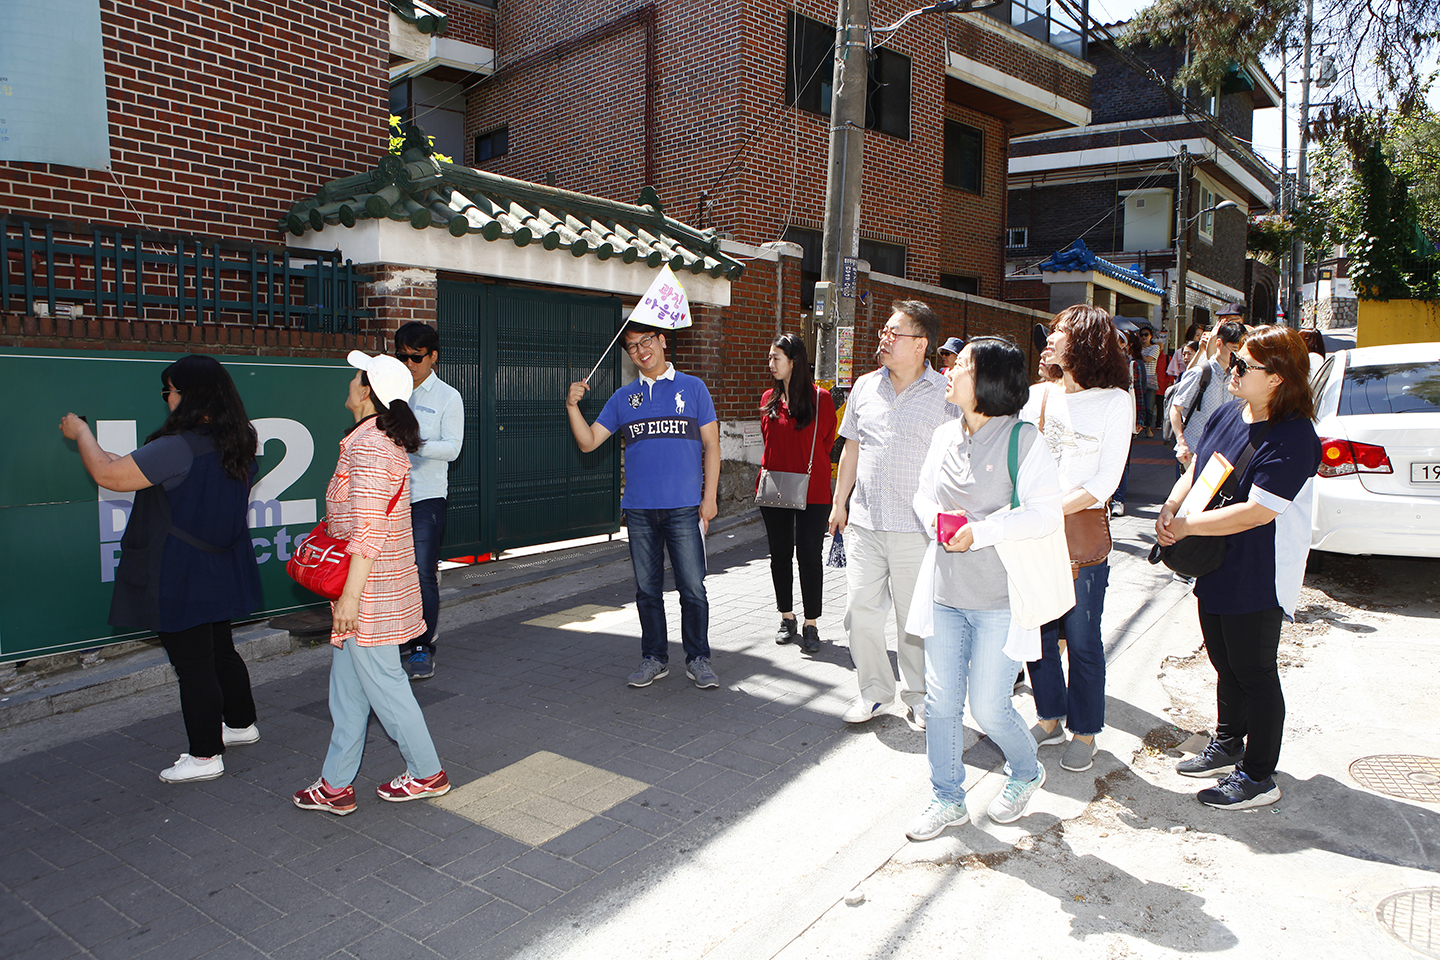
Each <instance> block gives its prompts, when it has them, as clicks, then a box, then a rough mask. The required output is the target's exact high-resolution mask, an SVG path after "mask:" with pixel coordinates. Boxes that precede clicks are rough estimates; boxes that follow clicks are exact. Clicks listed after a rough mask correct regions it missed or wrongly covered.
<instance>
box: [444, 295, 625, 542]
mask: <svg viewBox="0 0 1440 960" xmlns="http://www.w3.org/2000/svg"><path fill="white" fill-rule="evenodd" d="M437 293H438V301H437V317H436V319H437V325H438V327H439V329H440V363H439V366H438V370H439V374H440V376H441V378H442V379H444V380H445V381H446V382H447V383H450V384H452V385H453V386H454V387H455V389H457V390H459V391H460V394H461V396H462V397H463V398H464V400H465V445H464V448H463V449H462V451H461V454H460V458H459V459H458V460H456V461H455V462H454V463H452V464H451V465H450V498H449V503H448V505H447V508H446V520H445V547H444V553H445V555H447V556H468V555H470V554H477V553H489V552H494V551H498V550H504V549H507V548H514V547H522V546H529V545H531V544H536V543H551V542H553V541H556V540H568V539H571V538H573V537H584V536H593V535H595V534H600V533H614V532H615V531H616V530H619V529H620V450H619V444H618V443H617V442H610V443H607V444H605V446H604V447H602V448H601V449H599V450H597V451H595V452H593V453H589V454H581V453H580V451H579V449H578V448H577V447H576V446H575V438H574V436H572V435H571V433H570V424H569V420H568V418H567V417H566V415H565V393H566V391H567V390H568V389H569V387H570V384H571V382H573V381H575V380H579V379H581V378H582V377H584V376H585V375H586V374H588V373H589V372H590V368H591V367H592V366H594V365H595V362H596V360H598V359H599V358H600V354H601V352H602V351H603V350H604V349H605V347H606V345H607V344H609V342H610V339H611V338H612V337H613V336H614V335H615V331H616V330H617V329H618V327H619V323H620V301H619V300H617V299H615V298H612V297H597V296H585V295H581V294H562V293H553V292H550V291H545V290H532V289H529V288H525V287H512V286H504V285H498V284H479V283H459V282H454V281H446V280H442V281H440V283H439V287H438V291H437ZM619 371H620V359H619V354H618V353H617V352H616V351H611V353H610V355H609V356H608V357H607V358H606V359H605V362H604V363H603V364H602V365H601V366H600V369H599V370H597V371H596V372H595V376H594V377H593V378H591V384H592V386H593V389H592V390H591V392H590V393H589V394H588V395H587V397H586V399H585V401H584V402H583V403H582V404H581V410H582V411H583V412H584V413H585V416H586V418H587V419H589V420H594V419H595V417H596V416H598V415H599V413H600V408H601V407H602V406H604V404H605V400H606V399H607V398H609V396H610V394H611V393H613V392H614V391H615V389H616V387H617V386H618V377H619Z"/></svg>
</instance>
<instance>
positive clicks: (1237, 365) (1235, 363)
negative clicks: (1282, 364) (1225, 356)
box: [1230, 353, 1270, 377]
mask: <svg viewBox="0 0 1440 960" xmlns="http://www.w3.org/2000/svg"><path fill="white" fill-rule="evenodd" d="M1251 370H1264V371H1265V372H1266V373H1269V372H1270V368H1269V367H1262V366H1260V364H1258V363H1250V362H1249V361H1247V360H1246V359H1245V358H1244V357H1242V356H1240V354H1238V353H1232V354H1230V371H1231V372H1232V373H1236V374H1237V375H1239V376H1242V377H1243V376H1245V374H1247V373H1249V372H1250V371H1251Z"/></svg>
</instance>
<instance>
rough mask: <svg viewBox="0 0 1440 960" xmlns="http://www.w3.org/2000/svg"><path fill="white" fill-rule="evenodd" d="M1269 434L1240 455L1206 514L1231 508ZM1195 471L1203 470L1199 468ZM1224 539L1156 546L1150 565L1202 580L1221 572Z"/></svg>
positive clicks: (1193, 539)
mask: <svg viewBox="0 0 1440 960" xmlns="http://www.w3.org/2000/svg"><path fill="white" fill-rule="evenodd" d="M1269 433H1270V424H1268V423H1267V424H1266V425H1265V429H1263V430H1261V431H1260V436H1259V437H1258V438H1256V439H1253V440H1251V441H1250V442H1249V443H1247V444H1246V445H1245V452H1244V453H1242V454H1240V459H1239V460H1237V461H1236V463H1235V468H1234V469H1233V470H1231V471H1230V476H1228V477H1226V478H1225V482H1224V483H1222V484H1221V485H1220V489H1219V490H1217V491H1215V496H1213V497H1211V498H1210V502H1209V503H1208V504H1206V505H1205V509H1206V510H1216V509H1219V508H1220V507H1225V506H1229V505H1230V501H1231V500H1233V499H1234V497H1235V490H1236V488H1238V487H1239V486H1240V477H1241V475H1242V474H1244V473H1245V468H1246V467H1248V466H1250V459H1251V458H1252V457H1254V456H1255V448H1256V446H1257V445H1259V444H1261V443H1264V442H1265V437H1266V435H1267V434H1269ZM1195 469H1196V470H1197V472H1198V470H1199V469H1200V465H1199V464H1196V466H1195ZM1225 540H1226V538H1225V537H1202V536H1189V537H1186V538H1185V539H1184V540H1181V541H1179V542H1178V543H1172V544H1170V546H1168V547H1162V546H1160V544H1158V543H1157V544H1155V545H1154V546H1153V547H1151V548H1150V558H1149V559H1150V562H1151V563H1163V564H1165V566H1167V567H1169V568H1170V569H1171V570H1174V571H1175V572H1176V573H1178V574H1180V576H1182V577H1203V576H1205V575H1206V574H1207V573H1214V572H1215V571H1216V570H1219V569H1220V565H1221V564H1222V563H1224V562H1225Z"/></svg>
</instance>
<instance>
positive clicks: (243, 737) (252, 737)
mask: <svg viewBox="0 0 1440 960" xmlns="http://www.w3.org/2000/svg"><path fill="white" fill-rule="evenodd" d="M220 739H221V740H223V741H224V742H225V746H227V747H239V746H244V745H245V744H247V743H256V742H258V741H259V739H260V728H259V727H257V726H255V724H253V723H252V724H250V726H248V727H227V726H225V724H223V723H222V724H220Z"/></svg>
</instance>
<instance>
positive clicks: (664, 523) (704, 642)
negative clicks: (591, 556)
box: [625, 507, 710, 663]
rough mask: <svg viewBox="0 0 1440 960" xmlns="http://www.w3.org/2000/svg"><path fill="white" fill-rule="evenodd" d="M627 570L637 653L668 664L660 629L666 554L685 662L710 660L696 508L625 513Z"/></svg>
mask: <svg viewBox="0 0 1440 960" xmlns="http://www.w3.org/2000/svg"><path fill="white" fill-rule="evenodd" d="M625 523H626V524H627V525H628V526H629V528H630V565H631V566H632V567H634V568H635V607H636V609H637V610H638V611H639V613H640V653H641V655H642V656H646V657H653V658H655V659H656V660H659V661H660V662H661V663H669V662H670V638H669V634H668V633H667V632H666V628H665V553H666V552H668V553H669V554H670V569H671V571H672V572H673V573H674V574H675V588H676V589H677V590H679V591H680V641H681V643H682V644H683V645H684V647H685V662H686V663H689V662H690V661H691V660H694V659H695V658H696V657H708V656H710V600H709V598H707V597H706V595H705V540H704V538H703V537H701V536H700V508H699V507H675V508H673V509H670V510H626V511H625Z"/></svg>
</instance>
